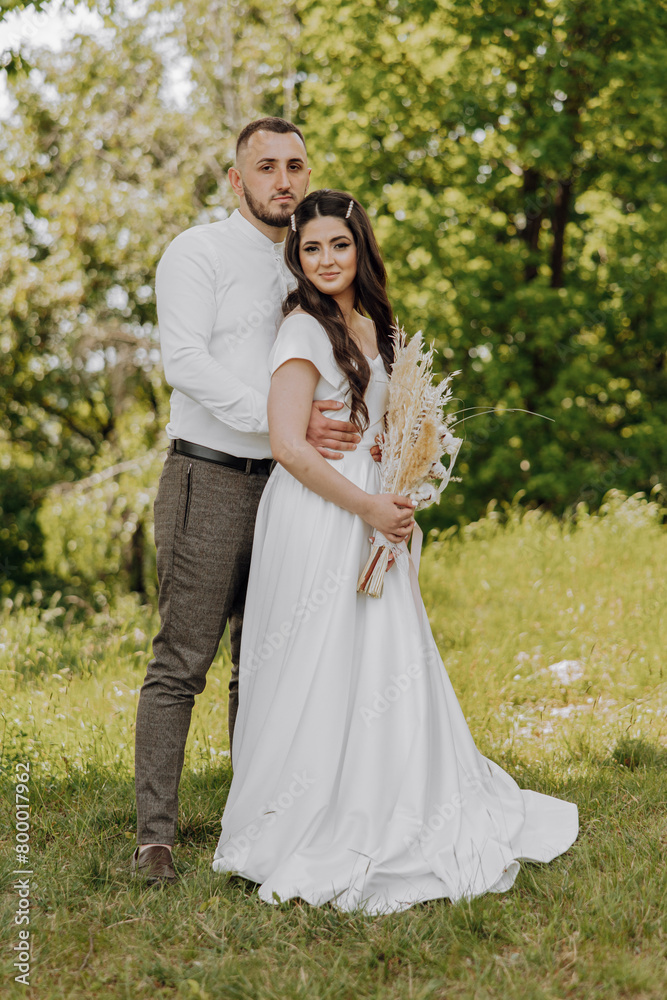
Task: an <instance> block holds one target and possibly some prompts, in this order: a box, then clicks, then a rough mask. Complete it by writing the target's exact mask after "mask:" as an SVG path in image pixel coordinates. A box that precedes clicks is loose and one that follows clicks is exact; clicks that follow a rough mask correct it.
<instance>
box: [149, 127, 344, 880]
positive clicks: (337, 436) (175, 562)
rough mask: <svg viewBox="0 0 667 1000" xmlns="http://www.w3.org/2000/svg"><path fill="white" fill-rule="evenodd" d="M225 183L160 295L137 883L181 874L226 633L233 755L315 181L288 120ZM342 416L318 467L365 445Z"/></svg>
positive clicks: (250, 133)
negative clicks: (187, 765) (183, 835)
mask: <svg viewBox="0 0 667 1000" xmlns="http://www.w3.org/2000/svg"><path fill="white" fill-rule="evenodd" d="M228 176H229V180H230V183H231V185H232V188H233V190H234V193H235V194H236V195H237V196H238V198H239V208H238V209H237V210H236V211H235V212H234V213H233V214H232V215H231V216H230V217H229V218H228V219H225V220H224V221H222V222H213V223H210V224H208V225H203V226H194V227H193V228H192V229H188V230H186V231H185V232H183V233H181V234H180V235H179V236H177V237H176V239H175V240H174V241H173V242H172V243H171V244H170V246H169V247H168V248H167V250H166V252H165V254H164V256H163V257H162V259H161V261H160V263H159V265H158V269H157V274H156V283H155V288H156V297H157V311H158V322H159V329H160V344H161V348H162V358H163V363H164V371H165V377H166V380H167V382H168V383H169V384H170V385H171V386H172V387H173V390H174V391H173V393H172V396H171V416H170V421H169V424H168V425H167V435H168V437H169V438H170V439H171V442H170V447H169V453H168V455H167V459H166V461H165V465H164V469H163V471H162V475H161V477H160V485H159V488H158V493H157V497H156V500H155V543H156V547H157V571H158V579H159V584H160V596H159V611H160V622H161V627H160V631H159V632H158V634H157V636H156V637H155V639H154V640H153V653H154V658H153V659H152V660H151V661H150V663H149V664H148V669H147V673H146V678H145V680H144V683H143V686H142V688H141V693H140V695H139V707H138V710H137V721H136V746H135V750H136V753H135V786H136V797H137V841H138V845H139V846H138V847H137V849H136V850H135V852H134V855H133V858H132V871H133V873H135V874H141V875H143V876H145V877H146V879H147V880H148V881H150V882H158V881H167V882H170V881H173V880H174V879H175V878H176V875H175V872H174V868H173V862H172V856H171V848H172V845H173V843H174V836H175V833H176V826H177V820H178V785H179V781H180V776H181V770H182V767H183V756H184V750H185V742H186V739H187V735H188V729H189V727H190V716H191V714H192V707H193V705H194V700H195V695H197V694H200V693H201V692H202V691H203V689H204V686H205V684H206V674H207V671H208V669H209V667H210V665H211V663H212V661H213V658H214V657H215V655H216V652H217V649H218V645H219V643H220V639H221V638H222V634H223V632H224V630H225V626H226V624H227V622H229V630H230V640H231V652H232V677H231V681H230V685H229V720H228V722H229V745H230V748H231V746H232V735H233V731H234V721H235V718H236V710H237V706H238V665H239V652H240V642H241V625H242V621H243V607H244V601H245V592H246V585H247V580H248V570H249V568H250V555H251V550H252V540H253V528H254V523H255V515H256V512H257V505H258V503H259V499H260V497H261V495H262V490H263V489H264V486H265V485H266V482H267V479H268V476H269V473H270V471H271V467H272V460H271V449H270V447H269V433H268V422H267V416H266V402H267V397H268V391H269V381H270V379H269V367H268V356H269V352H270V350H271V347H272V345H273V341H274V339H275V336H276V332H277V330H278V326H279V325H280V321H281V319H282V312H281V303H282V300H283V299H284V297H285V295H286V294H287V291H288V289H289V288H290V287H291V285H292V277H291V275H290V273H289V271H288V270H287V268H286V265H285V263H284V259H283V242H282V241H283V239H284V237H285V230H286V227H287V225H288V224H289V219H290V216H291V214H292V212H293V211H294V209H295V208H296V206H297V204H298V203H299V202H300V201H301V200H302V198H303V197H304V196H305V194H306V191H307V189H308V183H309V179H310V168H309V167H308V160H307V155H306V147H305V143H304V138H303V135H302V134H301V132H300V131H299V129H298V128H297V127H296V125H293V124H292V123H291V122H288V121H285V120H284V119H282V118H262V119H260V120H258V121H254V122H251V123H250V124H249V125H246V127H245V128H244V129H243V131H242V132H241V133H240V135H239V137H238V142H237V147H236V162H235V165H234V166H233V167H231V168H230V170H229V175H228ZM341 405H342V404H341V403H338V402H335V401H332V400H320V401H318V402H316V403H313V409H312V413H311V419H310V424H309V428H308V440H309V442H310V443H311V444H312V445H313V446H314V447H316V448H318V450H319V451H320V452H321V454H322V455H324V456H325V457H326V458H342V457H343V454H342V452H343V451H345V450H350V449H354V448H356V442H357V441H358V440H360V439H359V436H358V434H357V433H356V429H355V427H354V426H353V425H352V424H351V423H347V422H342V421H334V420H331V419H329V418H327V417H325V416H324V415H323V413H322V411H323V410H331V409H337V408H339V407H340V406H341Z"/></svg>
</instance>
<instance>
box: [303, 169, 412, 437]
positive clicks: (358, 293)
mask: <svg viewBox="0 0 667 1000" xmlns="http://www.w3.org/2000/svg"><path fill="white" fill-rule="evenodd" d="M350 202H352V211H351V212H350V211H349V208H350ZM322 216H335V217H336V218H338V219H341V220H342V221H343V223H344V224H345V226H346V227H347V228H348V229H349V230H350V233H351V234H352V238H353V240H354V242H355V246H356V248H357V274H356V277H355V279H354V308H355V309H356V310H357V312H360V313H362V314H363V315H366V316H368V317H370V319H371V320H372V321H373V323H374V324H375V332H376V335H377V346H378V351H379V352H380V354H381V356H382V360H383V361H384V367H385V370H386V371H387V373H390V371H391V365H392V363H393V360H394V348H393V344H392V340H391V330H392V326H393V313H392V311H391V305H390V304H389V299H388V298H387V293H386V291H385V288H386V284H387V272H386V271H385V267H384V263H383V261H382V257H381V255H380V250H379V247H378V245H377V242H376V239H375V234H374V233H373V227H372V226H371V221H370V219H369V218H368V215H367V214H366V212H365V210H364V209H363V208H362V206H361V205H360V204H359V202H358V201H357V200H356V198H353V197H352V196H351V195H349V194H346V193H345V192H344V191H331V190H329V189H328V188H323V189H322V190H321V191H313V193H312V194H309V195H308V197H307V198H304V200H303V201H302V202H301V204H300V205H299V206H298V207H297V209H296V212H295V213H294V222H295V225H296V232H294V230H293V229H292V228H291V226H290V228H289V229H288V230H287V239H286V241H285V260H286V262H287V266H288V267H289V269H290V271H291V272H292V274H293V275H294V277H295V278H296V280H297V287H296V288H295V289H294V291H292V292H290V293H289V295H288V296H287V298H286V299H285V301H284V303H283V315H284V316H287V314H288V313H290V312H292V310H293V309H296V307H297V306H301V308H302V309H303V310H304V312H307V313H309V314H310V315H311V316H314V317H315V319H316V320H318V322H319V323H321V324H322V326H323V327H324V329H325V330H326V332H327V335H328V337H329V340H330V341H331V346H332V348H333V353H334V358H335V359H336V363H337V365H338V367H339V368H340V370H341V371H342V372H343V375H344V376H345V378H346V379H347V383H348V385H349V387H350V389H349V394H350V404H349V405H350V411H351V416H350V420H351V422H352V423H353V424H354V425H355V427H356V428H357V429H358V430H359V432H360V433H362V434H363V432H364V431H365V430H366V428H367V427H368V422H369V417H368V408H367V406H366V403H365V402H364V393H365V392H366V389H367V387H368V383H369V380H370V377H371V370H370V365H369V363H368V359H367V357H366V355H365V354H364V353H363V351H361V350H360V348H359V347H358V346H357V343H356V341H355V340H354V338H353V337H351V336H350V334H349V332H348V329H347V326H346V325H345V320H344V319H343V314H342V312H341V310H340V308H339V306H338V303H337V302H336V300H335V299H333V298H332V297H331V296H330V295H327V294H326V293H325V292H320V291H319V290H318V289H317V288H316V287H315V285H314V284H313V283H312V281H310V280H309V279H308V278H307V277H306V275H305V274H304V272H303V269H302V267H301V261H300V259H299V244H300V234H301V231H302V230H303V227H304V226H305V225H306V223H307V222H310V220H311V219H315V218H318V217H322Z"/></svg>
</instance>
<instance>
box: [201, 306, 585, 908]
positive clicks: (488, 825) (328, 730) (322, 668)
mask: <svg viewBox="0 0 667 1000" xmlns="http://www.w3.org/2000/svg"><path fill="white" fill-rule="evenodd" d="M289 358H307V359H309V360H310V361H312V362H313V364H314V365H315V366H316V367H317V369H318V371H319V372H320V375H321V378H320V381H319V383H318V385H317V389H316V393H315V398H316V399H340V400H343V399H344V397H345V390H346V385H345V382H344V379H343V376H342V374H341V372H340V371H339V369H338V368H337V367H336V364H335V361H334V357H333V351H332V349H331V346H330V343H329V340H328V337H327V335H326V332H325V331H324V330H323V328H322V327H321V326H320V325H319V323H318V322H317V321H316V320H315V319H314V318H312V317H310V316H307V315H304V314H297V315H294V316H292V317H290V318H288V319H287V320H286V321H285V322H284V323H283V326H282V327H281V329H280V332H279V334H278V337H277V340H276V343H275V346H274V348H273V352H272V355H271V359H270V361H271V371H272V372H273V371H275V370H276V369H277V368H278V367H279V366H280V365H281V364H283V363H284V362H285V361H286V360H288V359H289ZM369 360H370V359H369ZM370 366H371V372H372V376H371V381H370V384H369V386H368V389H367V392H366V397H365V399H366V404H367V406H368V412H369V416H370V426H369V427H368V430H367V431H366V432H365V433H364V435H363V439H362V441H361V444H359V445H358V446H357V449H356V451H354V452H347V453H346V454H345V457H344V458H343V459H340V460H332V461H331V464H332V465H333V466H334V467H335V468H336V469H337V470H338V471H339V472H340V473H341V474H342V475H344V476H346V477H347V478H348V479H349V480H351V481H352V482H353V483H355V484H356V485H357V486H359V487H361V488H362V489H364V490H366V491H367V492H369V493H373V492H377V491H378V489H379V474H378V468H377V466H376V463H375V462H374V461H373V458H372V457H371V455H370V448H371V446H372V445H373V443H374V438H375V435H376V434H377V433H378V431H380V429H381V424H382V417H383V414H384V412H385V409H386V404H387V375H386V373H385V370H384V366H383V363H382V359H381V357H380V356H378V357H377V358H376V359H375V360H372V361H370ZM332 413H333V414H334V415H335V416H336V417H338V418H340V419H343V420H345V419H348V418H349V410H348V409H347V408H345V409H341V410H340V411H332ZM369 534H370V529H369V526H368V525H367V524H365V523H364V522H363V521H362V519H361V518H360V517H357V516H356V515H354V514H350V513H348V512H347V511H345V510H342V509H341V508H340V507H337V506H335V505H334V504H333V503H329V502H328V501H326V500H323V499H322V498H321V497H319V496H317V494H315V493H313V492H311V491H310V490H308V489H306V487H304V486H302V485H301V484H300V483H299V482H297V480H296V479H294V478H293V477H292V476H291V475H290V474H289V473H288V472H286V471H285V469H283V468H282V467H281V466H278V467H276V468H275V470H274V472H273V473H272V475H271V477H270V479H269V481H268V484H267V486H266V489H265V491H264V494H263V496H262V499H261V502H260V505H259V511H258V514H257V524H256V528H255V540H254V548H253V555H252V564H251V568H250V579H249V584H248V592H247V599H246V607H245V617H244V623H243V639H242V645H241V660H240V680H239V712H238V716H237V720H236V729H235V732H234V743H233V761H234V778H233V781H232V785H231V789H230V792H229V796H228V799H227V804H226V806H225V810H224V814H223V817H222V833H221V836H220V840H219V842H218V846H217V849H216V852H215V859H214V861H213V868H214V869H215V871H218V872H236V873H238V874H239V875H242V876H244V877H245V878H248V879H252V880H253V881H255V882H258V883H260V887H259V895H260V897H261V899H263V900H265V901H266V902H268V903H271V902H278V901H281V900H286V899H290V898H292V897H300V898H302V899H304V900H306V901H307V902H309V903H312V904H314V905H321V904H323V903H326V902H328V901H330V902H331V903H332V904H334V905H335V906H337V907H338V908H340V909H341V910H355V909H363V910H365V911H366V912H367V913H388V912H392V911H397V910H404V909H406V908H407V907H410V906H412V905H414V904H415V903H418V902H420V901H423V900H428V899H436V898H440V897H448V898H449V899H451V900H458V899H461V898H464V897H467V898H471V897H473V896H478V895H480V894H481V893H485V892H504V891H506V890H507V889H509V888H510V887H511V886H512V884H513V882H514V880H515V878H516V875H517V872H518V870H519V863H518V862H519V861H520V860H521V859H524V860H529V861H551V860H552V859H553V858H555V857H557V856H558V855H559V854H562V853H563V852H564V851H566V850H567V849H568V848H569V847H570V845H571V844H572V843H573V842H574V840H575V839H576V837H577V832H578V813H577V806H576V805H575V804H574V803H571V802H566V801H563V800H562V799H558V798H553V797H550V796H547V795H543V794H540V793H538V792H533V791H527V790H523V789H521V788H519V787H518V785H517V784H516V782H515V781H514V780H513V779H512V778H511V777H510V776H509V775H508V774H507V773H506V772H505V771H504V770H503V769H502V768H501V767H499V766H498V764H495V763H494V762H493V761H491V760H489V759H487V758H486V757H484V756H482V755H481V754H480V753H479V751H478V750H477V748H476V747H475V744H474V742H473V739H472V736H471V734H470V730H469V729H468V726H467V723H466V720H465V718H464V716H463V713H462V711H461V708H460V707H459V704H458V701H457V699H456V695H455V693H454V690H453V688H452V685H451V683H450V680H449V677H448V676H447V673H446V671H445V668H444V665H443V663H442V660H441V658H440V655H439V653H438V650H437V647H436V645H435V642H434V639H433V636H432V634H431V629H430V627H429V624H428V621H427V618H426V613H425V611H424V606H423V603H422V601H421V598H418V600H416V595H415V591H414V590H413V588H412V587H411V583H410V577H409V570H408V559H409V557H408V554H407V548H405V546H403V547H402V548H403V549H404V551H403V552H401V553H400V557H399V559H398V560H397V563H396V565H395V566H394V567H393V568H392V569H391V570H389V572H388V573H387V576H386V578H385V584H384V593H383V595H382V597H381V598H379V599H376V598H372V597H367V596H365V595H359V594H357V591H356V585H357V578H358V576H359V573H360V571H361V569H362V568H363V565H364V563H365V561H366V559H367V557H368V553H369V548H370V547H369V542H368V538H369Z"/></svg>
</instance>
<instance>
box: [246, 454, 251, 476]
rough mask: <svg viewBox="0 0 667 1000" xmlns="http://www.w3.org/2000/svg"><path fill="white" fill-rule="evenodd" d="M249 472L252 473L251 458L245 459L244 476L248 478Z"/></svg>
mask: <svg viewBox="0 0 667 1000" xmlns="http://www.w3.org/2000/svg"><path fill="white" fill-rule="evenodd" d="M251 472H252V459H251V458H246V460H245V474H246V476H249V475H250V473H251Z"/></svg>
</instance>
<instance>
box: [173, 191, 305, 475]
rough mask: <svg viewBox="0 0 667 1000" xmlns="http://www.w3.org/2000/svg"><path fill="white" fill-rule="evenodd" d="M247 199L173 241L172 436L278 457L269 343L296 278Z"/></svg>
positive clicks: (248, 455)
mask: <svg viewBox="0 0 667 1000" xmlns="http://www.w3.org/2000/svg"><path fill="white" fill-rule="evenodd" d="M283 247H284V244H283V243H272V242H271V240H270V239H268V237H266V236H264V234H263V233H261V232H260V231H259V229H256V228H255V226H253V225H252V224H251V223H250V222H248V221H247V219H244V217H243V216H242V215H241V213H240V212H239V211H238V209H237V210H236V211H235V212H234V213H233V214H232V215H231V216H230V217H229V218H228V219H224V220H223V221H222V222H213V223H209V224H208V225H204V226H193V228H192V229H186V230H185V232H183V233H181V234H180V235H179V236H177V237H176V239H175V240H173V241H172V242H171V243H170V245H169V246H168V247H167V249H166V251H165V253H164V255H163V257H162V259H161V261H160V263H159V265H158V268H157V273H156V278H155V292H156V298H157V313H158V325H159V330H160V345H161V348H162V361H163V364H164V373H165V377H166V379H167V382H168V383H169V385H171V386H172V387H173V390H174V391H173V392H172V394H171V415H170V420H169V423H168V424H167V435H168V437H170V438H183V439H184V440H185V441H192V442H194V443H195V444H200V445H205V446H206V447H208V448H215V449H217V450H218V451H226V452H229V453H230V454H231V455H238V456H240V457H243V458H269V457H270V455H271V448H270V445H269V425H268V421H267V416H266V401H267V398H268V394H269V383H270V374H269V365H268V358H269V352H270V351H271V348H272V347H273V342H274V340H275V337H276V333H277V331H278V327H279V326H280V322H281V320H282V311H281V305H282V301H283V299H284V297H285V295H286V294H287V292H288V290H289V289H290V288H292V287H293V285H294V279H293V278H292V275H291V274H290V272H289V271H288V269H287V266H286V264H285V262H284V257H283Z"/></svg>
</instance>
